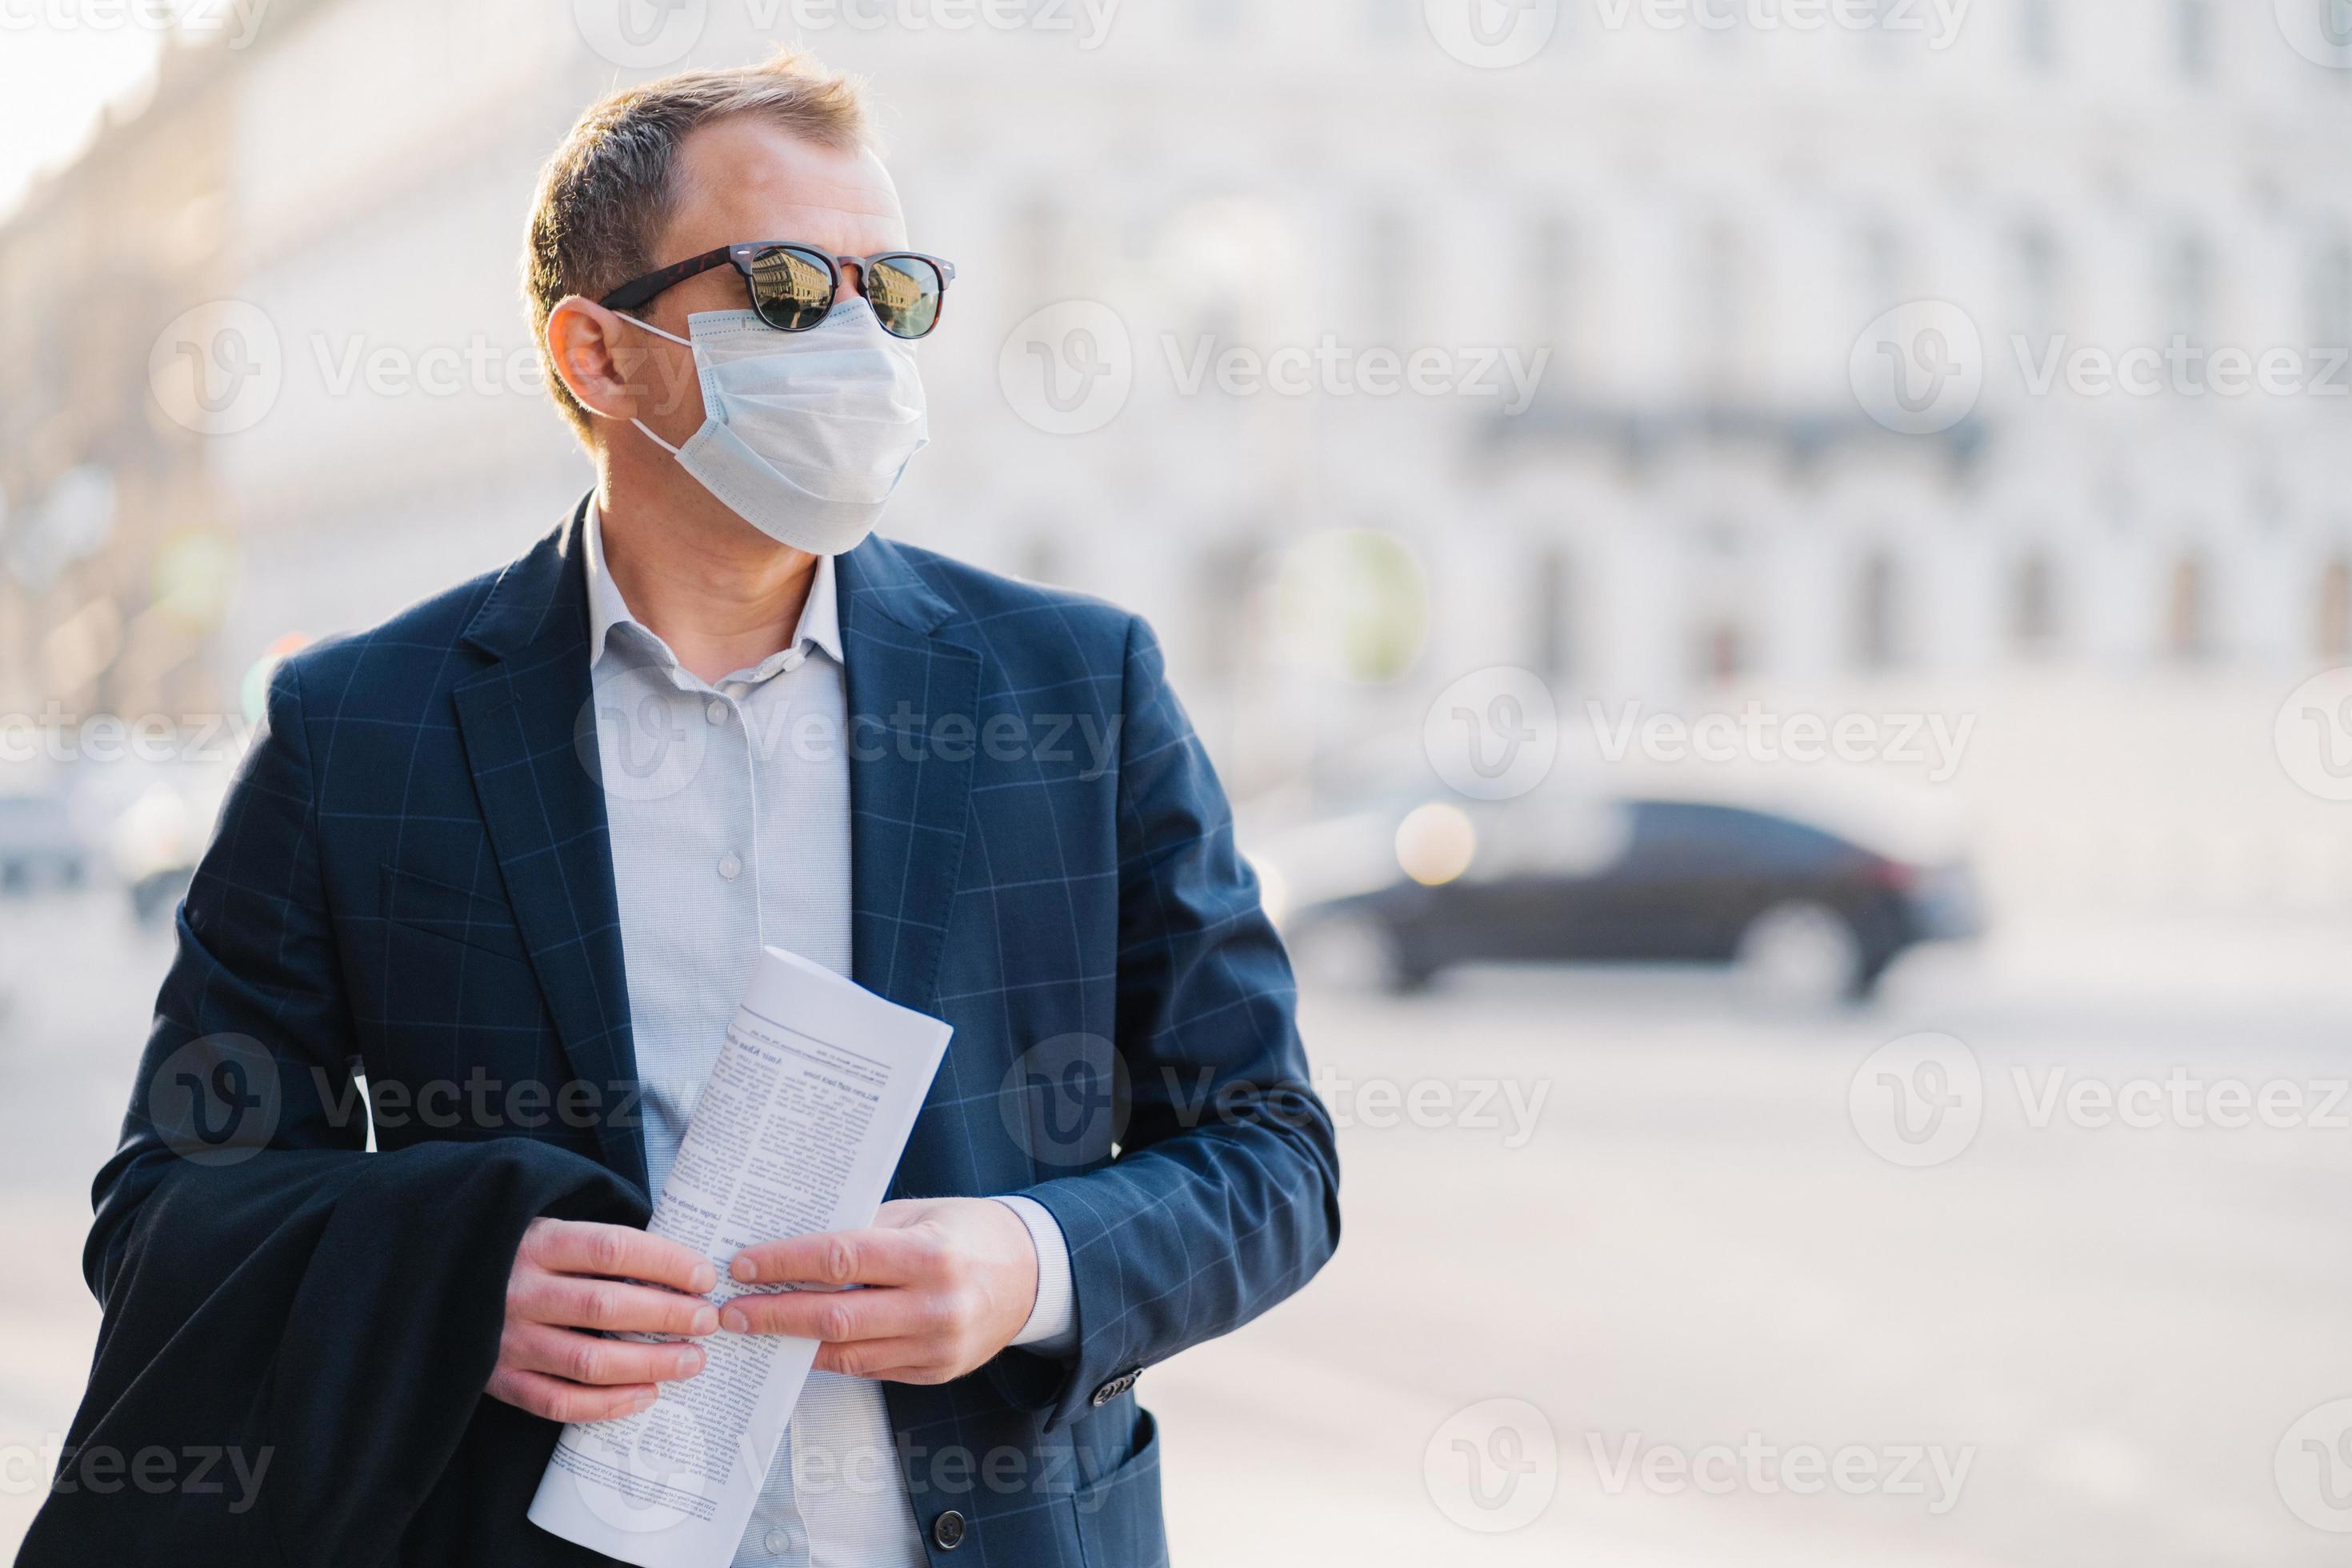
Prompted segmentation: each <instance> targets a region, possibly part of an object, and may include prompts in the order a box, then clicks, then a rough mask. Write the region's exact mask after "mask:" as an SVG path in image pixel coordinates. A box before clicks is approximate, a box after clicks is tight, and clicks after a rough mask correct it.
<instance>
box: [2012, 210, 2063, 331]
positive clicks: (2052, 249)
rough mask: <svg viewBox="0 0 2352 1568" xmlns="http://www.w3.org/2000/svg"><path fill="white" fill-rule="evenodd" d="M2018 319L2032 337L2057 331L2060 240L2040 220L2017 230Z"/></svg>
mask: <svg viewBox="0 0 2352 1568" xmlns="http://www.w3.org/2000/svg"><path fill="white" fill-rule="evenodd" d="M2017 319H2018V321H2019V323H2020V324H2021V326H2022V327H2023V328H2024V329H2025V331H2026V332H2027V334H2028V335H2029V336H2031V337H2033V338H2037V339H2047V338H2049V337H2051V336H2053V334H2055V333H2056V331H2058V242H2057V240H2056V239H2055V238H2053V237H2052V236H2051V233H2050V230H2049V229H2048V228H2046V227H2044V226H2042V225H2041V224H2039V223H2032V224H2028V225H2026V226H2024V227H2023V228H2021V229H2020V230H2018V234H2017Z"/></svg>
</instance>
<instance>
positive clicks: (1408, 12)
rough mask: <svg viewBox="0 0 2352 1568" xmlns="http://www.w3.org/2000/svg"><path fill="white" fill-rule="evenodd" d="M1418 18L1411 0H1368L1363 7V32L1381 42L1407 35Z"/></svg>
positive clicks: (1417, 8) (1418, 13)
mask: <svg viewBox="0 0 2352 1568" xmlns="http://www.w3.org/2000/svg"><path fill="white" fill-rule="evenodd" d="M1420 19H1421V7H1420V6H1419V5H1414V4H1413V0H1369V3H1368V4H1367V5H1365V7H1364V30H1365V32H1367V33H1368V34H1370V36H1371V37H1373V38H1375V39H1377V40H1378V41H1380V42H1381V43H1383V44H1392V43H1395V42H1396V41H1397V40H1399V39H1401V38H1404V37H1409V36H1410V35H1411V34H1412V30H1413V26H1414V24H1415V23H1417V22H1418V21H1419V20H1420Z"/></svg>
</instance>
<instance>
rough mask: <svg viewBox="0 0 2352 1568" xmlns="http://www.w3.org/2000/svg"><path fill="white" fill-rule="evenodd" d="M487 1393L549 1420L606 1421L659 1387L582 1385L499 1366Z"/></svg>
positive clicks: (649, 1399) (629, 1411)
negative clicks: (598, 1386)
mask: <svg viewBox="0 0 2352 1568" xmlns="http://www.w3.org/2000/svg"><path fill="white" fill-rule="evenodd" d="M489 1394H490V1397H491V1398H493V1399H499V1400H503V1401H505V1402H506V1403H507V1404H509V1405H513V1406H514V1407H515V1408H516V1409H518V1410H528V1411H530V1413H531V1414H532V1415H539V1416H544V1417H545V1418H546V1419H548V1420H550V1421H562V1422H567V1423H569V1422H572V1421H610V1420H612V1419H613V1418H614V1416H616V1415H635V1414H636V1413H637V1412H638V1411H640V1410H643V1409H644V1408H646V1406H647V1405H651V1404H652V1403H653V1402H654V1401H655V1399H656V1398H657V1397H659V1395H660V1390H658V1389H656V1388H653V1387H651V1386H649V1385H647V1384H628V1385H624V1386H621V1387H616V1388H584V1387H583V1386H581V1385H580V1384H576V1383H566V1382H564V1381H563V1380H562V1378H558V1377H549V1376H548V1375H546V1374H545V1373H537V1372H523V1371H520V1369H516V1368H509V1367H503V1366H502V1367H500V1368H499V1370H498V1371H497V1372H496V1373H492V1374H491V1376H490V1386H489Z"/></svg>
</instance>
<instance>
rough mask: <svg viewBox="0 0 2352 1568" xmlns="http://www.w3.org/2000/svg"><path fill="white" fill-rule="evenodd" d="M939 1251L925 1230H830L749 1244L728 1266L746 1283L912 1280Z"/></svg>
mask: <svg viewBox="0 0 2352 1568" xmlns="http://www.w3.org/2000/svg"><path fill="white" fill-rule="evenodd" d="M939 1258H940V1241H939V1238H938V1237H936V1236H935V1235H933V1234H932V1233H931V1232H929V1231H928V1230H918V1229H903V1230H902V1229H891V1228H886V1227H872V1228H868V1229H866V1230H829V1231H821V1232H819V1233H817V1234H816V1235H814V1236H791V1237H785V1238H784V1239H783V1240H782V1241H763V1242H761V1243H760V1245H759V1246H757V1247H745V1248H744V1249H743V1250H742V1251H741V1252H739V1253H737V1254H736V1255H735V1261H734V1262H733V1264H731V1265H730V1272H732V1273H733V1274H734V1276H735V1278H736V1279H740V1280H741V1281H742V1282H743V1283H744V1284H746V1285H910V1284H913V1283H914V1282H916V1281H917V1280H919V1279H924V1278H925V1277H926V1276H927V1275H928V1274H929V1271H930V1270H931V1269H932V1268H934V1267H935V1266H936V1265H937V1263H938V1261H939Z"/></svg>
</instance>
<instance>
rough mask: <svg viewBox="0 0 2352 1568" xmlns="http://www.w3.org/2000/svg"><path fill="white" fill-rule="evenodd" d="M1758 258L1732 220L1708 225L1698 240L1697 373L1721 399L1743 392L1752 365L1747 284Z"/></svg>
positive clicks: (1694, 361) (1694, 358)
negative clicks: (1749, 361) (1747, 367)
mask: <svg viewBox="0 0 2352 1568" xmlns="http://www.w3.org/2000/svg"><path fill="white" fill-rule="evenodd" d="M1754 264H1755V258H1754V257H1753V255H1752V254H1751V253H1750V252H1749V249H1748V246H1747V245H1746V243H1745V242H1744V241H1743V240H1742V238H1741V237H1740V233H1739V230H1738V227H1736V226H1734V225H1733V224H1731V223H1730V222H1729V221H1727V220H1724V219H1717V221H1715V222H1712V223H1709V224H1708V225H1707V226H1706V227H1705V228H1704V229H1703V230H1702V231H1701V232H1700V234H1699V237H1698V264H1697V268H1696V272H1697V276H1696V279H1694V284H1695V287H1694V289H1693V292H1694V293H1695V294H1696V300H1693V306H1694V310H1693V312H1692V317H1691V319H1692V321H1694V322H1695V323H1696V326H1697V331H1698V341H1697V342H1696V343H1694V344H1693V345H1692V349H1693V354H1692V369H1693V370H1694V372H1695V373H1696V379H1697V381H1698V383H1699V384H1700V385H1701V386H1703V387H1705V388H1706V391H1707V392H1708V393H1709V394H1711V395H1716V396H1718V397H1720V396H1724V395H1728V394H1730V393H1731V392H1733V391H1735V390H1737V389H1738V386H1739V384H1740V381H1741V375H1742V371H1743V369H1744V367H1745V365H1746V363H1747V355H1746V349H1747V346H1748V279H1749V277H1750V276H1751V274H1752V271H1753V268H1754Z"/></svg>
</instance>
